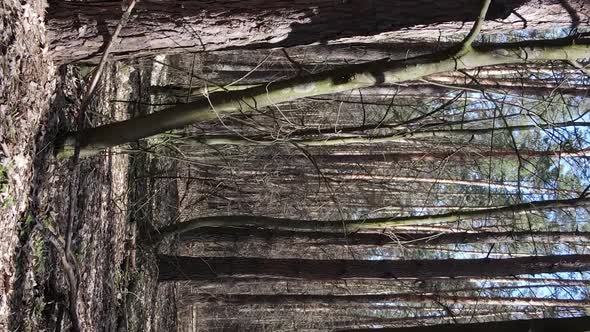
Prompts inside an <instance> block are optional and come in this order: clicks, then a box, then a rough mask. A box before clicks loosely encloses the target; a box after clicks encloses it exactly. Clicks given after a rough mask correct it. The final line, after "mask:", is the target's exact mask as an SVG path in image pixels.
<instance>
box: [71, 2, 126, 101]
mask: <svg viewBox="0 0 590 332" xmlns="http://www.w3.org/2000/svg"><path fill="white" fill-rule="evenodd" d="M136 3H137V0H131V1H128V2H127V9H126V10H125V11H124V12H123V15H122V16H121V19H120V20H119V24H117V27H116V28H115V31H114V32H113V34H112V35H111V39H110V40H109V42H108V43H107V47H106V48H105V49H104V52H103V53H102V57H101V58H100V62H99V63H98V66H97V67H96V69H95V70H94V73H93V75H92V81H91V82H90V85H89V86H88V89H87V90H86V93H85V94H84V99H82V104H81V109H82V110H84V109H85V108H86V106H87V105H88V101H89V99H90V97H91V96H92V93H93V92H94V90H96V85H97V84H98V80H99V79H100V77H101V76H102V72H103V71H104V67H105V65H106V63H107V59H108V57H109V54H110V53H111V51H112V48H113V45H114V44H115V41H116V40H117V38H118V36H119V33H120V32H121V30H122V29H123V26H124V25H125V24H126V23H127V21H128V20H129V16H131V12H132V11H133V8H134V7H135V4H136Z"/></svg>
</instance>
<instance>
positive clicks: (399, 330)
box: [340, 316, 590, 332]
mask: <svg viewBox="0 0 590 332" xmlns="http://www.w3.org/2000/svg"><path fill="white" fill-rule="evenodd" d="M589 326H590V316H586V317H575V318H559V319H556V318H550V319H531V320H513V321H503V322H486V323H474V324H444V325H431V326H416V327H396V328H374V329H352V330H340V331H341V332H344V331H356V332H361V331H367V332H372V331H375V332H377V331H382V332H385V331H388V332H497V331H502V332H549V331H564V332H565V331H568V332H582V331H588V329H589Z"/></svg>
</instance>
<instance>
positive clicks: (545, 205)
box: [148, 197, 590, 243]
mask: <svg viewBox="0 0 590 332" xmlns="http://www.w3.org/2000/svg"><path fill="white" fill-rule="evenodd" d="M589 202H590V197H582V198H574V199H564V200H547V201H535V202H528V203H521V204H515V205H508V206H502V207H498V208H487V209H477V210H464V211H461V210H460V211H454V212H449V213H442V214H435V215H424V216H404V217H386V218H374V219H364V220H348V221H343V220H333V221H316V220H313V221H310V220H294V219H286V218H270V217H262V216H248V215H242V216H216V217H202V218H196V219H191V220H188V221H185V222H180V223H176V224H172V225H170V226H166V227H163V228H161V229H160V230H158V232H156V233H155V234H153V235H152V237H151V238H150V239H148V241H151V242H152V243H157V242H159V241H160V240H162V239H164V238H167V237H170V236H173V235H177V234H181V233H184V232H187V231H189V230H193V229H199V228H206V227H261V228H268V229H277V230H292V231H320V232H321V231H323V232H336V233H338V232H340V233H342V234H345V233H349V232H356V231H360V230H367V229H383V228H389V227H395V226H403V225H419V224H436V223H448V222H455V221H459V220H462V219H468V218H480V217H488V216H491V215H501V214H504V213H521V212H525V211H531V210H545V209H557V208H572V207H578V206H585V205H586V204H588V203H589Z"/></svg>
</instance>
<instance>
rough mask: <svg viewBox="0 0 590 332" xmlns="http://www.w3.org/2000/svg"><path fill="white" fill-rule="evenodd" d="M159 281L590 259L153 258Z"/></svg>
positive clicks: (483, 268) (395, 273)
mask: <svg viewBox="0 0 590 332" xmlns="http://www.w3.org/2000/svg"><path fill="white" fill-rule="evenodd" d="M158 267H159V271H160V274H159V280H160V281H168V280H204V279H205V280H206V279H216V278H223V277H233V278H241V277H246V278H247V277H253V276H254V277H279V278H296V279H309V280H343V279H367V278H369V279H373V278H374V279H396V278H425V279H428V278H444V277H447V278H453V277H498V276H511V275H517V274H537V273H556V272H579V271H588V270H590V255H564V256H539V257H520V258H510V259H487V258H486V259H461V260H457V259H441V260H403V261H399V260H398V261H395V260H380V261H377V260H373V261H361V260H309V259H264V258H243V257H183V256H164V255H160V256H158Z"/></svg>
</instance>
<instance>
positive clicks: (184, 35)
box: [47, 0, 589, 63]
mask: <svg viewBox="0 0 590 332" xmlns="http://www.w3.org/2000/svg"><path fill="white" fill-rule="evenodd" d="M568 3H569V6H568V7H569V8H568V9H566V8H565V6H562V5H561V1H558V0H540V1H526V0H504V1H495V2H493V3H492V6H491V8H490V10H489V11H488V17H487V18H488V19H489V20H498V19H502V18H508V19H506V20H504V21H501V22H499V21H490V22H488V23H486V30H484V31H488V32H500V31H512V30H515V29H522V28H535V29H539V28H557V27H564V28H567V27H571V26H575V25H580V24H582V25H587V24H588V23H589V20H588V19H587V18H588V15H587V12H588V10H587V6H586V7H584V1H581V0H577V1H574V0H569V1H568ZM480 6H481V4H480V2H479V1H471V0H457V1H448V0H447V1H436V0H426V1H419V2H416V1H411V0H403V1H388V0H373V1H365V0H350V1H333V0H313V1H312V0H295V1H292V0H291V1H285V0H282V1H281V0H277V1H272V2H268V1H261V0H243V1H218V0H208V1H179V0H166V1H141V2H139V3H138V4H137V6H136V7H135V9H134V12H133V14H132V16H131V18H130V20H129V21H128V22H127V24H126V25H125V27H124V28H123V30H122V32H121V34H120V36H119V40H120V42H119V43H118V45H116V47H115V50H114V51H113V52H112V56H113V57H114V58H125V57H134V56H144V55H155V54H162V53H180V52H187V51H191V52H195V51H213V50H219V49H225V48H236V47H245V46H248V47H255V48H274V47H286V46H293V45H305V44H311V43H318V42H321V43H327V42H329V41H342V42H371V41H377V40H389V41H392V40H397V41H399V40H402V39H403V40H412V39H414V40H420V41H423V40H425V39H430V40H434V41H436V40H437V38H438V37H439V36H441V35H442V36H448V35H449V34H452V33H456V32H465V31H467V29H468V28H469V24H464V22H468V21H474V20H475V19H476V18H477V16H478V13H479V11H480ZM513 11H515V12H517V13H518V15H520V16H521V17H522V18H524V20H522V18H519V17H518V16H517V15H511V13H512V12H513ZM121 12H122V10H121V3H120V2H119V1H116V2H110V1H103V2H91V3H79V2H69V1H58V0H53V1H51V3H50V7H49V10H48V14H47V29H48V32H49V40H50V45H51V53H52V56H53V58H54V59H55V61H56V62H58V63H69V62H73V61H78V60H88V59H96V57H97V56H99V55H100V53H101V52H102V49H103V47H104V44H105V42H106V41H108V39H109V36H110V35H111V32H112V31H113V29H114V27H115V26H116V24H117V23H118V21H119V18H120V17H121ZM416 26H420V27H419V28H416Z"/></svg>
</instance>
